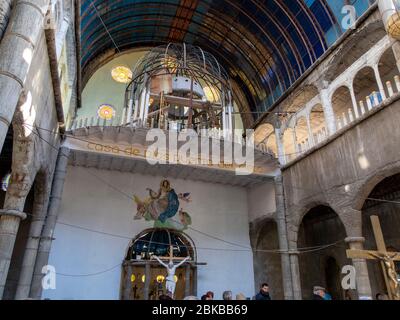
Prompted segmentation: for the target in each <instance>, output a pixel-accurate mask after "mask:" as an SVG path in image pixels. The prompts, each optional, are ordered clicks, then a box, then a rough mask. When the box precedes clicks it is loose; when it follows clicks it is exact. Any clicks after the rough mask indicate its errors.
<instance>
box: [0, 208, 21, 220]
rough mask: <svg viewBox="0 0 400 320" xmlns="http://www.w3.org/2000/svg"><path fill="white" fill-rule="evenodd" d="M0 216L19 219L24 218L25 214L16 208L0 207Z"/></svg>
mask: <svg viewBox="0 0 400 320" xmlns="http://www.w3.org/2000/svg"><path fill="white" fill-rule="evenodd" d="M0 216H11V217H17V218H20V219H21V220H25V219H26V217H27V214H26V213H25V212H21V211H18V210H8V209H0Z"/></svg>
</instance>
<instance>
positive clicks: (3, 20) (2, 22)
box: [0, 0, 14, 40]
mask: <svg viewBox="0 0 400 320" xmlns="http://www.w3.org/2000/svg"><path fill="white" fill-rule="evenodd" d="M13 1H14V0H1V2H0V40H1V38H3V35H4V32H5V31H6V27H7V24H8V19H9V18H10V13H11V6H12V2H13Z"/></svg>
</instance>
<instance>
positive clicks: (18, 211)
mask: <svg viewBox="0 0 400 320" xmlns="http://www.w3.org/2000/svg"><path fill="white" fill-rule="evenodd" d="M21 171H22V170H21ZM13 172H14V173H13V175H12V177H11V184H10V186H9V188H8V190H7V194H6V199H5V202H4V209H2V210H0V299H1V298H2V297H3V293H4V287H5V284H6V280H7V275H8V270H9V268H10V263H11V256H12V253H13V250H14V244H15V239H16V237H17V233H18V228H19V224H20V221H21V220H23V219H26V214H25V213H24V212H23V210H24V206H25V200H26V197H27V195H28V193H29V190H30V189H31V187H32V179H31V177H30V176H28V175H25V174H24V173H21V174H19V173H17V174H15V172H16V170H15V169H14V168H13ZM13 181H14V182H13ZM16 181H17V182H16Z"/></svg>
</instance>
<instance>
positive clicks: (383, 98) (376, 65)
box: [373, 64, 386, 104]
mask: <svg viewBox="0 0 400 320" xmlns="http://www.w3.org/2000/svg"><path fill="white" fill-rule="evenodd" d="M373 69H374V73H375V78H376V82H377V84H378V88H379V92H380V93H381V96H382V101H385V100H386V93H385V88H384V86H383V82H382V78H381V74H380V73H379V66H378V64H374V67H373ZM377 104H379V102H377Z"/></svg>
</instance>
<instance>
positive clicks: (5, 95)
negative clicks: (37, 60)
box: [0, 0, 49, 151]
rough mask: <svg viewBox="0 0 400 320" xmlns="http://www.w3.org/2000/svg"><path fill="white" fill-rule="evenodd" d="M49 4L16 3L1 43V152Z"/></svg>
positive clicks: (43, 1) (45, 1)
mask: <svg viewBox="0 0 400 320" xmlns="http://www.w3.org/2000/svg"><path fill="white" fill-rule="evenodd" d="M48 5H49V0H16V4H15V8H14V10H13V15H12V17H11V19H10V22H9V24H8V26H7V30H6V33H5V34H4V37H3V39H2V40H1V43H0V57H1V59H0V101H1V102H2V105H1V108H0V151H1V150H2V149H3V144H4V140H5V137H6V135H7V131H8V127H9V125H10V123H11V119H12V117H13V115H14V112H15V108H16V106H17V102H18V99H19V96H20V93H21V91H22V88H23V84H24V81H25V78H26V75H27V73H28V70H29V67H30V65H31V60H32V56H33V54H34V50H35V47H36V44H37V41H38V39H39V36H40V34H41V31H42V30H43V21H44V17H45V13H46V11H47V8H48Z"/></svg>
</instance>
